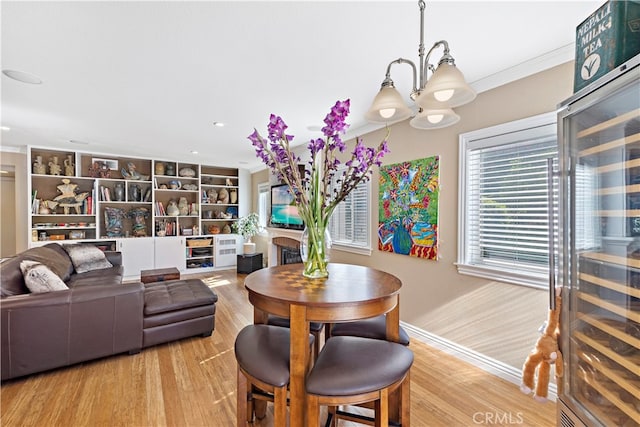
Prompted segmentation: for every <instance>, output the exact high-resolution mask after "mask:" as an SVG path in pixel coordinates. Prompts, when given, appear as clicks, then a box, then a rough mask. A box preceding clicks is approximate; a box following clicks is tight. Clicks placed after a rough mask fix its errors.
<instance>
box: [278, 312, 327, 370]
mask: <svg viewBox="0 0 640 427" xmlns="http://www.w3.org/2000/svg"><path fill="white" fill-rule="evenodd" d="M267 324H268V325H274V326H281V327H283V328H288V327H289V326H290V322H289V319H288V318H286V317H279V316H274V315H273V314H270V315H269V318H268V319H267ZM323 330H324V323H319V322H309V332H311V335H313V336H314V337H315V341H314V343H313V360H316V359H317V358H318V353H320V346H321V345H322V340H321V338H322V331H323Z"/></svg>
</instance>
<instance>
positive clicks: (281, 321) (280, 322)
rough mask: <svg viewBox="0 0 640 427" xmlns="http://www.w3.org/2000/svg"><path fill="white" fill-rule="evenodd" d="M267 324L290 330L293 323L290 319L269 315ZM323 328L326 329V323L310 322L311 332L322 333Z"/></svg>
mask: <svg viewBox="0 0 640 427" xmlns="http://www.w3.org/2000/svg"><path fill="white" fill-rule="evenodd" d="M267 324H269V325H273V326H281V327H283V328H289V327H290V326H291V322H290V319H289V318H288V317H280V316H274V315H273V314H270V315H269V318H268V320H267ZM322 328H324V323H320V322H309V331H311V332H321V331H322Z"/></svg>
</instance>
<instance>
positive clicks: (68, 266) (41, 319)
mask: <svg viewBox="0 0 640 427" xmlns="http://www.w3.org/2000/svg"><path fill="white" fill-rule="evenodd" d="M106 255H107V259H108V260H109V261H110V262H111V264H113V267H112V268H107V269H101V270H94V271H90V272H87V273H81V274H77V273H75V271H74V268H73V264H72V262H71V259H70V258H69V256H68V254H67V252H66V251H65V250H64V249H63V248H62V247H61V246H60V245H58V244H55V243H51V244H48V245H46V246H43V247H38V248H31V249H29V250H27V251H25V252H22V253H20V254H18V255H17V256H16V257H14V258H11V259H9V260H6V261H4V262H3V263H2V264H0V279H1V286H0V292H1V294H0V295H1V299H0V335H1V337H0V340H1V343H2V347H1V348H0V363H1V372H2V375H1V379H2V380H6V379H9V378H14V377H19V376H23V375H27V374H31V373H34V372H40V371H45V370H48V369H52V368H57V367H61V366H67V365H72V364H74V363H78V362H83V361H86V360H91V359H96V358H99V357H103V356H108V355H112V354H117V353H123V352H130V353H137V352H139V351H140V349H141V347H142V321H143V316H142V312H143V308H144V292H143V291H144V286H143V284H142V283H131V284H129V283H127V284H122V275H123V267H122V258H121V254H120V253H119V252H106ZM25 259H26V260H34V261H40V262H42V263H44V264H46V265H47V266H49V267H50V268H51V269H52V270H53V271H54V272H55V273H56V274H58V276H59V277H60V278H62V280H63V281H64V282H65V283H66V284H67V286H69V289H68V290H63V291H56V292H48V293H38V294H32V293H30V292H29V290H28V289H27V287H26V286H25V284H24V279H23V277H22V272H21V270H20V262H21V261H22V260H25Z"/></svg>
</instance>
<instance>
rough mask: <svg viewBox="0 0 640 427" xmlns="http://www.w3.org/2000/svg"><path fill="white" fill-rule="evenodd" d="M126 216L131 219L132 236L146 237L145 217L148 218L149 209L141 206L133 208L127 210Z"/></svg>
mask: <svg viewBox="0 0 640 427" xmlns="http://www.w3.org/2000/svg"><path fill="white" fill-rule="evenodd" d="M127 216H128V217H129V218H131V219H133V227H132V228H133V236H134V237H147V223H146V222H145V219H146V218H149V210H148V209H147V208H143V207H138V208H133V209H131V210H129V213H128V215H127Z"/></svg>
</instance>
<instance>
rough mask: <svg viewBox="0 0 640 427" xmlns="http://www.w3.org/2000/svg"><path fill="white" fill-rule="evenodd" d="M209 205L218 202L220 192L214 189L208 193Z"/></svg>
mask: <svg viewBox="0 0 640 427" xmlns="http://www.w3.org/2000/svg"><path fill="white" fill-rule="evenodd" d="M207 198H208V200H207V203H215V202H217V201H218V192H217V191H216V190H214V189H213V188H210V189H209V190H208V191H207Z"/></svg>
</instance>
